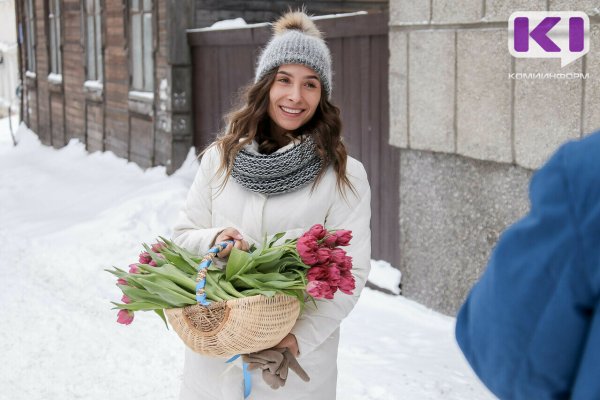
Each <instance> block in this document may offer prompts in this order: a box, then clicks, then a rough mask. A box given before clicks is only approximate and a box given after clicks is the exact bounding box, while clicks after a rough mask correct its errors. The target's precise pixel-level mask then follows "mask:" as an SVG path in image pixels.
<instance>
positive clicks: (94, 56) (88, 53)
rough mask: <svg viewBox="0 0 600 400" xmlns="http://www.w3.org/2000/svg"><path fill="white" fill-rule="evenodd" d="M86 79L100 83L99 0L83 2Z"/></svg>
mask: <svg viewBox="0 0 600 400" xmlns="http://www.w3.org/2000/svg"><path fill="white" fill-rule="evenodd" d="M83 3H84V4H83V13H84V21H85V59H86V67H87V70H86V79H87V80H88V81H102V75H103V67H104V66H103V60H102V8H101V5H100V0H83Z"/></svg>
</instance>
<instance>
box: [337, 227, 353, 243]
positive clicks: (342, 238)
mask: <svg viewBox="0 0 600 400" xmlns="http://www.w3.org/2000/svg"><path fill="white" fill-rule="evenodd" d="M334 235H335V236H336V238H337V240H336V241H335V243H336V245H337V246H348V245H349V244H350V240H352V231H347V230H344V229H340V230H339V231H335V233H334Z"/></svg>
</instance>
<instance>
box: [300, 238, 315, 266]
mask: <svg viewBox="0 0 600 400" xmlns="http://www.w3.org/2000/svg"><path fill="white" fill-rule="evenodd" d="M296 249H297V250H298V254H299V255H300V258H301V259H302V262H303V263H304V264H306V265H314V264H316V263H318V262H319V259H318V257H317V254H316V253H317V250H319V245H318V244H317V239H316V238H315V237H314V236H313V235H310V234H306V233H305V234H304V235H302V236H301V237H300V238H299V239H298V243H296Z"/></svg>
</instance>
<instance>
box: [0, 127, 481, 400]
mask: <svg viewBox="0 0 600 400" xmlns="http://www.w3.org/2000/svg"><path fill="white" fill-rule="evenodd" d="M15 126H16V121H15ZM16 136H17V141H18V145H17V146H16V147H13V145H12V141H11V139H10V133H9V131H8V123H7V120H6V119H3V120H0V204H1V205H2V206H1V207H0V221H1V223H0V242H1V243H2V244H3V245H2V249H1V250H0V282H2V284H3V285H2V286H3V288H2V290H0V306H1V307H0V310H1V311H0V318H1V319H2V329H0V354H2V359H3V362H2V363H0V400H4V399H7V400H8V399H10V400H20V399H44V400H52V399H57V400H59V399H60V400H62V399H86V400H96V399H98V400H100V399H123V398H127V399H145V400H153V399H156V400H164V399H176V398H177V396H178V392H179V384H180V381H181V374H182V369H183V350H184V347H183V346H184V345H183V344H182V342H181V341H180V340H179V338H178V337H177V335H176V334H175V333H174V332H172V331H167V330H166V329H165V327H164V325H163V323H162V321H161V320H160V319H159V318H158V317H156V316H155V315H154V314H151V313H137V314H136V317H135V321H134V323H133V324H132V325H130V326H122V325H119V324H117V323H116V322H115V321H116V312H115V311H114V310H111V309H110V308H111V304H110V303H109V302H110V301H116V300H118V299H119V297H120V296H119V290H118V289H117V287H116V286H115V285H114V278H113V277H112V276H111V275H109V274H108V273H106V272H104V271H103V269H104V268H108V267H110V266H113V265H114V266H121V267H125V266H127V265H128V264H129V263H130V262H132V261H135V259H136V258H137V254H138V253H139V251H140V246H139V244H140V242H152V241H153V239H154V238H156V237H157V236H159V235H164V236H167V237H168V236H170V233H171V226H172V222H173V221H174V219H175V218H176V215H177V213H178V211H179V209H180V208H181V207H182V205H183V201H184V198H185V195H186V193H187V191H188V188H189V186H190V184H191V181H192V179H193V177H194V174H195V172H196V169H197V164H196V162H195V160H194V156H193V151H190V154H189V157H188V159H187V161H186V163H185V164H184V166H183V167H182V168H181V169H180V170H179V171H177V172H176V173H175V174H173V175H172V176H167V175H166V173H165V168H164V167H156V168H151V169H148V170H146V171H143V170H142V169H140V168H139V167H138V166H137V165H135V164H133V163H128V162H127V161H126V160H123V159H120V158H118V157H116V156H115V155H114V154H112V153H110V152H105V153H92V154H89V153H87V152H86V151H85V146H84V145H83V144H81V143H79V142H77V141H75V140H73V141H71V142H70V143H69V144H68V146H66V147H64V148H62V149H59V150H56V149H54V148H52V147H47V146H43V145H41V144H40V142H39V140H38V139H37V136H35V134H34V133H32V132H31V131H29V130H28V129H27V128H26V127H25V126H24V125H21V126H20V127H19V130H18V132H17V135H16ZM372 265H373V271H374V275H373V276H372V279H373V280H375V281H378V280H381V279H389V280H390V281H391V280H392V279H394V282H397V281H399V275H396V276H395V278H390V276H392V271H390V270H389V269H390V268H391V266H389V265H385V263H382V262H380V261H373V263H372ZM453 327H454V319H453V318H451V317H448V316H444V315H441V314H438V313H436V312H433V311H431V310H429V309H426V308H425V307H423V306H421V305H419V304H417V303H415V302H413V301H411V300H408V299H406V298H404V297H401V296H391V295H387V294H383V293H381V292H377V291H373V290H370V289H365V291H364V292H363V295H362V296H361V298H360V300H359V302H358V304H357V306H356V308H355V310H354V311H353V312H352V313H351V314H350V316H349V317H348V318H347V319H346V320H345V321H344V322H343V323H342V328H341V330H342V336H341V342H340V351H339V360H338V365H339V380H338V398H339V399H344V400H347V399H349V400H353V399H356V400H358V399H361V400H372V399H378V400H386V399H403V398H406V399H411V400H413V399H416V400H418V399H442V398H443V399H486V398H492V396H491V395H490V394H489V392H487V390H486V389H485V388H484V387H483V386H482V385H481V384H480V383H479V382H478V380H477V378H476V377H475V376H474V375H473V373H472V372H471V370H470V369H469V367H468V365H467V364H466V362H465V361H464V359H463V357H462V355H461V353H460V351H459V350H458V348H457V346H456V344H455V341H454V338H453ZM255 379H257V378H255Z"/></svg>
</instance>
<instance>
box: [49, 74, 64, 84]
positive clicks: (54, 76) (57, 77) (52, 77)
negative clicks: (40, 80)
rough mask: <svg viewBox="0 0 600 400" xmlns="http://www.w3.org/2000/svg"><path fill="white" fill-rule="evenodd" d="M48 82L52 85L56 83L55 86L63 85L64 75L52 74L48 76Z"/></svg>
mask: <svg viewBox="0 0 600 400" xmlns="http://www.w3.org/2000/svg"><path fill="white" fill-rule="evenodd" d="M48 82H50V83H54V84H57V85H58V84H61V83H62V74H55V73H54V72H51V73H50V74H48Z"/></svg>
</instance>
